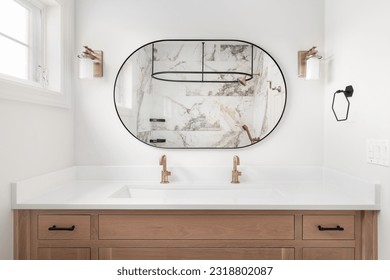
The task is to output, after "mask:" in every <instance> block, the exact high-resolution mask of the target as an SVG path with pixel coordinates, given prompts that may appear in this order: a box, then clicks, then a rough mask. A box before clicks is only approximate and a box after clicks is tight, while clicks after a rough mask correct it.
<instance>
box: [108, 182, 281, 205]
mask: <svg viewBox="0 0 390 280" xmlns="http://www.w3.org/2000/svg"><path fill="white" fill-rule="evenodd" d="M271 197H272V198H274V199H275V198H277V197H279V198H282V195H281V193H279V192H278V190H277V189H274V188H265V187H256V186H255V185H244V184H236V185H228V184H225V185H215V183H214V184H210V185H208V184H204V185H184V184H182V185H177V184H158V185H139V184H137V185H125V186H123V187H121V188H119V189H118V190H116V191H115V192H114V193H112V194H111V195H110V196H109V198H121V199H129V200H132V201H142V200H148V201H160V202H164V203H180V204H182V203H193V202H214V203H237V202H245V201H248V202H250V201H252V200H256V201H259V200H267V199H269V198H271Z"/></svg>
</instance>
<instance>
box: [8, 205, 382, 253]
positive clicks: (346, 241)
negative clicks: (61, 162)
mask: <svg viewBox="0 0 390 280" xmlns="http://www.w3.org/2000/svg"><path fill="white" fill-rule="evenodd" d="M376 215H377V214H376V211H329V210H326V211H292V210H291V211H277V210H273V211H266V210H257V211H256V210H245V211H242V210H241V211H240V210H235V211H231V210H213V211H209V210H196V211H194V210H174V211H173V210H153V211H145V210H94V211H91V210H90V211H85V210H83V211H80V210H75V211H73V210H17V211H15V258H16V259H42V260H48V259H49V260H50V259H94V260H97V259H100V260H122V259H128V260H132V259H258V260H261V259H272V260H274V259H275V260H293V259H305V260H313V259H325V260H353V259H376V258H377V245H376V242H377V240H376V236H377V224H376ZM73 226H74V229H73V230H72V227H73ZM56 227H57V229H59V230H53V228H56ZM319 227H320V228H319Z"/></svg>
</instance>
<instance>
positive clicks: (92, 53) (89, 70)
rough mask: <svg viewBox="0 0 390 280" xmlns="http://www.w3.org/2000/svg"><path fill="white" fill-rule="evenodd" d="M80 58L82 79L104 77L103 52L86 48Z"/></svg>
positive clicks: (80, 75) (80, 76)
mask: <svg viewBox="0 0 390 280" xmlns="http://www.w3.org/2000/svg"><path fill="white" fill-rule="evenodd" d="M78 58H79V78H80V79H92V78H99V77H103V51H101V50H92V49H91V48H89V47H88V46H84V51H83V53H82V54H81V55H78Z"/></svg>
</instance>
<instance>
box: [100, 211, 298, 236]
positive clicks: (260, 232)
mask: <svg viewBox="0 0 390 280" xmlns="http://www.w3.org/2000/svg"><path fill="white" fill-rule="evenodd" d="M99 239H294V216H293V215H99Z"/></svg>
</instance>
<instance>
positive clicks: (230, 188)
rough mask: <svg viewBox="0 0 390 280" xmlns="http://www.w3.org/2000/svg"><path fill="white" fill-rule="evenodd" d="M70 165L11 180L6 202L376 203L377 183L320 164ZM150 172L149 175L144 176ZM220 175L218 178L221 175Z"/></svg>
mask: <svg viewBox="0 0 390 280" xmlns="http://www.w3.org/2000/svg"><path fill="white" fill-rule="evenodd" d="M239 169H240V171H242V173H243V176H241V177H240V180H241V183H240V184H231V183H230V176H231V167H224V166H221V167H200V166H195V167H194V166H189V167H170V168H169V170H171V171H172V176H171V177H170V181H171V183H169V184H160V183H159V176H160V172H161V170H160V167H159V166H74V167H71V168H67V169H63V170H59V171H57V172H53V173H49V174H45V175H42V176H38V177H34V178H31V179H27V180H23V181H19V182H16V183H12V195H13V198H12V208H13V209H232V210H234V209H248V210H249V209H252V210H255V209H261V210H267V209H269V210H379V209H380V203H379V201H380V186H379V184H375V183H370V182H365V181H363V180H360V179H358V178H355V177H352V176H349V175H347V174H343V173H340V172H337V171H334V170H329V169H325V168H321V167H292V168H291V167H286V168H281V167H260V166H240V167H239ZM151 174H152V175H151ZM222 179H223V180H222Z"/></svg>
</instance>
